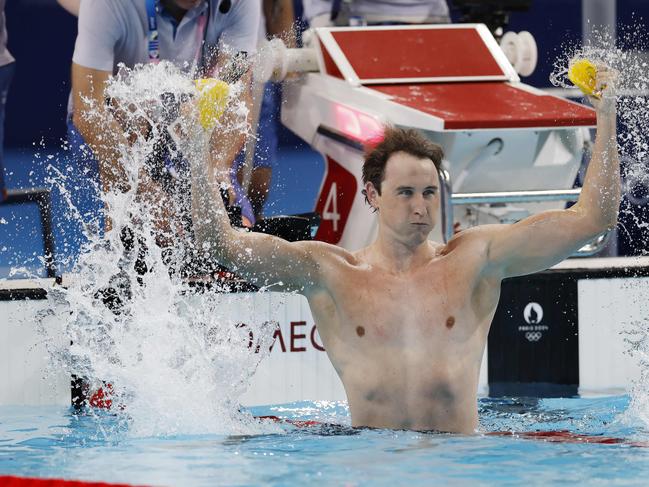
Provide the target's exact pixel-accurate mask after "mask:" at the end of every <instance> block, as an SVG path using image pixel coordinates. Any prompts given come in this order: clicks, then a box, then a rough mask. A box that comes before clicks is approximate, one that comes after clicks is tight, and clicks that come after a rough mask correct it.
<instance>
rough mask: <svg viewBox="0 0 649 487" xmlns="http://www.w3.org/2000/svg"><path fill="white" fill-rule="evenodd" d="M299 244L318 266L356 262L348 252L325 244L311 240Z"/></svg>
mask: <svg viewBox="0 0 649 487" xmlns="http://www.w3.org/2000/svg"><path fill="white" fill-rule="evenodd" d="M299 244H302V245H304V248H305V250H307V251H308V252H309V254H310V255H311V257H312V258H314V259H315V260H316V262H318V264H320V265H326V264H334V265H335V264H344V263H348V264H351V263H352V262H354V261H356V260H357V259H356V258H355V257H354V254H353V253H352V252H350V251H349V250H346V249H343V248H342V247H339V246H337V245H333V244H330V243H327V242H320V241H315V240H311V241H306V242H299Z"/></svg>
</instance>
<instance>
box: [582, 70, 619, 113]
mask: <svg viewBox="0 0 649 487" xmlns="http://www.w3.org/2000/svg"><path fill="white" fill-rule="evenodd" d="M619 77H620V75H619V73H618V72H617V71H616V70H615V69H612V68H610V67H609V66H606V65H605V64H598V65H597V78H596V80H595V90H594V91H593V96H589V97H588V100H589V101H590V103H591V105H593V108H595V110H596V111H597V113H598V114H600V113H615V100H616V96H617V87H618V81H619Z"/></svg>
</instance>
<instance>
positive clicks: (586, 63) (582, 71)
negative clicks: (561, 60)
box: [568, 59, 600, 98]
mask: <svg viewBox="0 0 649 487" xmlns="http://www.w3.org/2000/svg"><path fill="white" fill-rule="evenodd" d="M568 79H569V80H570V81H571V82H572V84H574V85H575V86H576V87H577V88H579V89H580V90H581V91H583V92H584V93H585V94H586V95H588V96H592V97H595V98H599V97H600V94H599V93H597V92H595V90H596V89H597V67H596V66H595V65H594V64H593V63H592V61H590V60H588V59H577V60H575V61H573V62H571V63H570V67H569V68H568Z"/></svg>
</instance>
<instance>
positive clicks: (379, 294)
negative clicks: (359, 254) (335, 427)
mask: <svg viewBox="0 0 649 487" xmlns="http://www.w3.org/2000/svg"><path fill="white" fill-rule="evenodd" d="M460 258H461V256H459V255H450V256H444V257H441V258H438V259H435V260H434V261H431V262H430V263H428V264H427V265H425V266H422V267H420V268H418V269H415V270H413V271H412V272H408V273H402V274H392V273H389V272H387V271H385V270H383V269H380V268H375V267H372V266H369V265H364V264H363V262H358V263H355V264H356V265H349V266H342V268H341V269H339V273H340V274H339V276H338V278H337V279H336V285H335V287H333V289H332V290H331V291H330V293H329V296H323V297H320V298H317V297H316V298H314V299H310V303H311V308H312V311H313V313H314V318H315V320H316V324H317V325H318V329H319V331H320V335H321V336H322V338H323V341H324V344H325V348H326V349H327V352H328V354H329V356H330V358H331V360H332V363H333V364H334V366H335V367H336V370H337V371H338V373H339V374H340V377H341V379H342V381H343V384H344V385H345V389H346V392H347V395H348V399H349V403H350V407H351V409H352V417H353V420H354V422H355V424H366V425H375V426H378V425H390V424H391V425H393V426H394V427H399V425H402V426H404V427H414V425H417V426H421V427H422V428H421V429H433V428H436V429H445V430H448V429H449V428H445V427H444V426H445V423H444V420H441V421H442V423H444V424H441V425H440V424H439V421H440V419H439V418H440V417H441V416H443V414H441V413H439V411H438V412H435V410H436V409H437V408H438V407H440V406H441V407H442V409H444V408H446V410H449V413H451V412H452V414H451V416H453V415H456V414H455V413H457V411H450V410H457V409H458V408H466V407H467V406H466V404H467V403H468V404H472V403H471V398H473V399H475V388H476V387H477V378H478V373H479V367H480V362H481V358H482V353H483V350H484V345H485V341H486V336H487V332H488V326H489V323H490V322H491V318H492V317H493V312H492V309H493V310H495V306H496V304H497V300H498V289H489V288H488V287H486V284H487V283H484V282H482V281H481V279H480V276H479V262H478V261H477V260H476V259H474V261H471V259H468V260H467V259H462V260H460ZM469 409H471V412H469V415H472V414H473V413H472V410H473V409H475V405H473V406H469ZM355 413H356V414H355ZM433 413H434V414H433ZM431 414H432V416H431ZM459 414H460V416H461V415H462V413H459ZM354 416H355V417H354ZM433 417H434V418H437V419H434V418H433ZM390 418H391V419H390ZM472 420H473V419H471V421H472ZM386 421H387V422H386ZM455 429H458V428H455Z"/></svg>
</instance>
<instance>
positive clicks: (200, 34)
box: [146, 0, 210, 67]
mask: <svg viewBox="0 0 649 487" xmlns="http://www.w3.org/2000/svg"><path fill="white" fill-rule="evenodd" d="M146 14H147V26H148V28H149V32H148V33H147V50H148V52H149V62H150V63H158V62H160V39H159V36H158V18H157V15H158V0H146ZM209 17H210V0H207V11H206V12H204V13H203V14H202V15H201V16H200V17H199V18H198V20H197V22H196V23H197V25H196V41H197V47H196V54H195V56H194V62H195V63H196V66H197V67H199V66H201V65H202V61H203V49H204V46H205V38H206V37H207V23H208V20H209Z"/></svg>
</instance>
